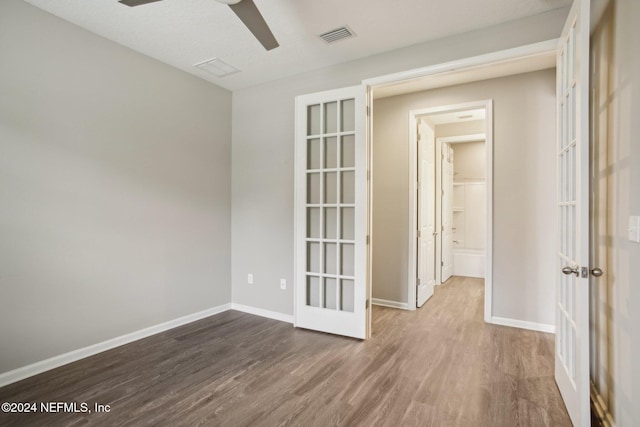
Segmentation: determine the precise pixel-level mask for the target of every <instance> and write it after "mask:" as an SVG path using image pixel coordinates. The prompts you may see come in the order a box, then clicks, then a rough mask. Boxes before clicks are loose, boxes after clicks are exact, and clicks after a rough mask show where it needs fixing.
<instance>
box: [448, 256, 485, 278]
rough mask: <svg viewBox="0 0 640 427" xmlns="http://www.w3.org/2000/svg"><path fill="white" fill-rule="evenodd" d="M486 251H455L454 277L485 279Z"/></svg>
mask: <svg viewBox="0 0 640 427" xmlns="http://www.w3.org/2000/svg"><path fill="white" fill-rule="evenodd" d="M484 271H485V254H484V249H454V250H453V275H454V276H466V277H479V278H481V279H484Z"/></svg>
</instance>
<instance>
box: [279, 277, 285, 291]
mask: <svg viewBox="0 0 640 427" xmlns="http://www.w3.org/2000/svg"><path fill="white" fill-rule="evenodd" d="M280 289H282V290H283V291H284V290H286V289H287V279H280Z"/></svg>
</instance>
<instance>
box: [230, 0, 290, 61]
mask: <svg viewBox="0 0 640 427" xmlns="http://www.w3.org/2000/svg"><path fill="white" fill-rule="evenodd" d="M229 7H230V8H231V10H233V12H234V13H235V14H236V15H237V16H238V18H240V20H241V21H242V22H243V23H244V25H246V27H247V28H248V29H249V31H251V32H252V33H253V35H254V36H255V37H256V38H257V39H258V41H259V42H260V43H262V46H264V48H265V49H267V50H271V49H275V48H276V47H278V46H280V45H279V44H278V41H277V40H276V38H275V37H274V36H273V33H272V32H271V30H270V29H269V26H268V25H267V23H266V22H265V20H264V18H263V17H262V14H261V13H260V11H259V10H258V8H257V7H256V4H255V3H254V2H253V0H242V1H241V2H240V3H237V4H230V5H229Z"/></svg>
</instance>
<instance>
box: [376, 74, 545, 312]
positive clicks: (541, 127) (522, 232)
mask: <svg viewBox="0 0 640 427" xmlns="http://www.w3.org/2000/svg"><path fill="white" fill-rule="evenodd" d="M485 99H493V101H494V104H493V107H494V111H493V126H494V128H493V129H494V141H493V144H494V145H493V162H494V164H493V179H494V182H493V191H494V194H493V218H494V219H493V227H494V229H493V248H494V249H493V315H494V316H498V317H505V318H510V319H517V320H524V321H530V322H538V323H543V324H554V322H555V320H554V319H555V317H554V301H555V291H554V289H555V288H554V277H555V275H554V271H555V270H554V266H555V257H554V252H555V237H554V235H555V226H554V220H555V181H554V179H555V176H554V175H553V174H550V173H549V170H554V166H553V165H554V164H555V154H554V152H555V128H556V127H555V123H556V121H555V69H549V70H542V71H537V72H533V73H526V74H520V75H516V76H510V77H503V78H499V79H493V80H485V81H480V82H475V83H469V84H464V85H458V86H451V87H447V88H441V89H435V90H430V91H424V92H418V93H413V94H407V95H401V96H395V97H391V98H385V99H382V100H379V101H377V102H376V103H375V108H374V124H373V129H374V131H373V132H374V149H373V150H374V165H373V182H374V184H373V185H374V206H373V236H374V237H373V242H374V246H373V249H374V251H373V296H374V298H382V299H386V300H391V301H398V302H408V295H407V286H406V283H407V274H408V271H407V270H408V267H407V266H408V261H409V260H408V257H407V252H408V249H407V246H408V238H409V223H408V219H409V212H408V207H409V176H408V174H407V170H408V159H409V146H408V141H409V134H408V132H409V129H408V125H407V124H408V116H409V111H410V110H414V109H419V108H431V107H439V106H443V105H452V104H459V103H465V102H471V101H480V100H485ZM454 147H455V144H454ZM454 150H455V148H454ZM454 164H455V160H454ZM379 183H381V184H380V185H379ZM398 254H401V255H398ZM389 257H392V260H391V261H385V260H388V259H389Z"/></svg>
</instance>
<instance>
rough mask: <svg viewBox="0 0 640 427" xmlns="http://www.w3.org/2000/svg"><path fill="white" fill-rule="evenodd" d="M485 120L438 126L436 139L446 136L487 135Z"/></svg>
mask: <svg viewBox="0 0 640 427" xmlns="http://www.w3.org/2000/svg"><path fill="white" fill-rule="evenodd" d="M485 130H486V128H485V121H484V120H469V121H468V122H459V123H444V124H441V125H437V126H436V138H440V137H445V136H459V135H473V134H478V133H485Z"/></svg>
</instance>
